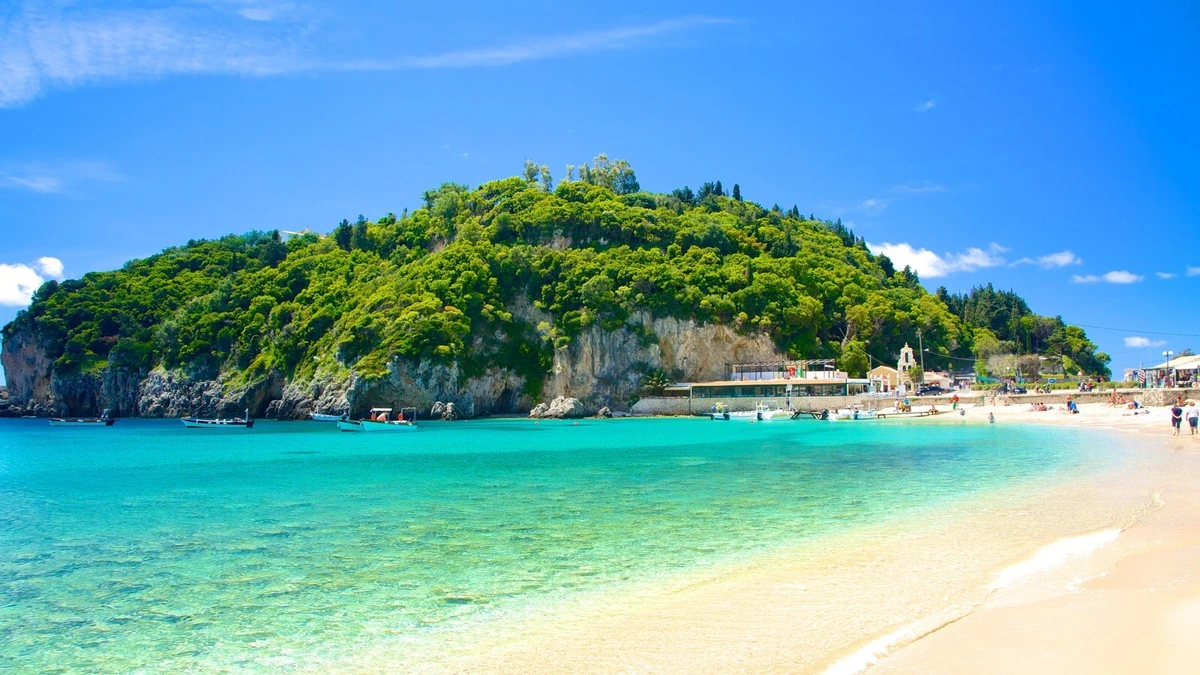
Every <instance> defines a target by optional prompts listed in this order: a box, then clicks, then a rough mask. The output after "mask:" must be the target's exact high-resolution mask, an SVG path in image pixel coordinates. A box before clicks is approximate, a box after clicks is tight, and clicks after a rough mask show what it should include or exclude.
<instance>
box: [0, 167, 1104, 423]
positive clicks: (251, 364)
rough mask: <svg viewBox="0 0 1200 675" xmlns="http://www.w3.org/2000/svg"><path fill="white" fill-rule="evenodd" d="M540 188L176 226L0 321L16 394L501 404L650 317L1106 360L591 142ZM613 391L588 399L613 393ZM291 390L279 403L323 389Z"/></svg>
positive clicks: (620, 391) (883, 353) (1100, 366)
mask: <svg viewBox="0 0 1200 675" xmlns="http://www.w3.org/2000/svg"><path fill="white" fill-rule="evenodd" d="M552 186H553V181H552V180H551V179H550V176H549V172H548V171H546V170H545V169H544V167H537V166H535V165H532V164H529V165H527V167H526V171H525V175H524V176H522V177H514V178H507V179H504V180H498V181H494V182H491V183H486V184H484V185H481V186H479V187H477V188H474V189H471V188H468V187H467V186H463V185H456V184H453V183H446V184H443V185H442V186H441V187H439V188H437V189H436V190H430V191H428V192H426V193H425V194H424V195H423V202H424V205H423V206H422V207H421V208H418V209H417V210H415V211H413V212H411V213H408V212H404V213H402V214H401V215H399V216H397V215H395V214H390V213H389V214H387V215H386V216H383V217H381V218H378V219H377V220H375V221H368V220H367V219H366V218H363V217H362V216H360V217H359V218H358V220H357V221H356V222H349V221H343V222H342V223H340V224H339V225H337V227H335V228H334V229H333V231H332V232H331V233H330V234H329V235H328V236H318V235H315V234H311V233H306V234H303V235H300V236H293V237H291V238H285V237H283V236H281V235H280V233H279V232H278V231H271V232H250V233H248V234H244V235H230V236H227V237H223V238H221V239H219V240H215V241H206V240H200V241H189V242H188V243H187V244H186V245H183V246H179V247H175V248H170V249H167V250H165V251H163V252H162V253H160V254H158V255H154V256H151V257H149V258H145V259H142V260H134V261H131V262H129V263H127V264H126V265H125V266H124V267H123V268H121V269H119V270H115V271H111V272H94V273H89V274H87V275H85V276H84V277H83V278H82V279H77V280H68V281H64V282H62V283H58V282H54V281H51V282H48V283H46V284H45V285H44V286H42V287H41V288H40V289H39V290H38V291H37V293H36V295H35V296H34V300H33V302H32V304H31V305H30V307H29V309H27V310H26V311H23V312H21V313H20V314H19V315H18V316H17V318H16V319H15V320H14V321H13V322H11V323H10V324H9V325H7V326H5V327H4V329H3V334H4V365H5V369H6V372H7V373H8V382H9V385H10V388H12V389H17V390H19V391H14V399H20V398H22V397H24V398H27V399H30V400H32V399H35V398H37V399H38V400H39V401H44V402H45V403H46V405H48V406H50V407H53V406H55V405H57V406H58V407H59V408H61V407H64V406H65V407H67V408H72V409H75V408H88V407H93V406H99V405H102V404H106V403H108V404H112V403H116V404H117V406H116V407H122V406H123V407H126V408H130V410H129V411H127V412H128V414H138V412H141V413H145V412H146V410H145V406H144V405H139V404H138V403H137V399H138V395H129V396H131V398H130V400H129V401H117V400H115V399H114V396H116V394H112V393H111V392H108V393H106V391H105V389H104V388H105V387H110V388H111V387H118V386H119V387H124V388H126V389H128V388H129V387H135V388H136V387H137V386H141V385H140V384H138V383H139V382H143V381H144V380H145V379H146V378H147V377H148V376H149V375H150V374H151V373H152V372H158V373H167V374H177V375H178V378H175V375H171V376H170V377H168V378H167V379H168V380H170V382H172V383H174V382H175V379H181V380H187V381H189V382H192V383H199V382H216V383H218V384H219V387H218V388H219V389H220V390H221V391H228V390H232V389H236V390H237V391H240V392H242V394H240V396H241V398H240V399H239V400H238V401H237V402H236V404H237V405H241V404H243V403H245V401H246V400H248V399H247V398H246V397H247V396H248V395H247V394H246V393H245V392H246V391H247V390H253V389H255V388H256V387H257V388H259V389H263V392H259V393H258V394H255V395H254V396H251V397H250V399H252V401H253V403H254V404H255V406H256V407H260V408H261V407H264V406H267V405H269V401H270V400H272V399H273V397H275V395H276V394H278V395H279V397H282V398H285V399H286V398H287V396H286V394H284V393H283V390H284V389H285V388H286V387H288V386H289V385H298V384H303V386H304V387H309V388H310V389H311V388H313V387H316V385H311V386H310V384H311V383H313V382H317V381H319V382H324V383H339V384H337V385H336V387H334V388H335V389H337V388H338V387H340V389H338V391H340V395H342V396H343V397H345V398H343V399H340V400H341V401H343V402H348V403H349V404H350V405H358V403H357V402H356V401H352V400H349V399H353V398H355V395H354V392H355V391H358V392H360V393H364V392H368V391H371V389H370V387H371V386H372V385H371V383H372V382H376V381H379V380H382V379H385V378H389V377H398V376H397V375H396V373H397V372H398V370H397V369H398V368H401V366H402V367H403V368H402V369H405V370H406V372H408V371H412V372H416V371H417V370H420V369H421V368H425V369H426V370H427V371H428V372H434V371H433V370H429V369H431V368H433V369H436V368H442V369H450V370H448V371H446V372H452V373H453V377H452V378H451V379H452V380H453V382H450V383H449V384H446V385H445V386H443V384H445V383H443V384H439V385H438V386H439V387H442V388H443V389H445V388H447V387H448V388H450V389H453V388H455V387H458V388H459V389H462V388H464V387H468V388H469V385H470V382H471V381H472V378H479V377H483V376H484V375H485V374H486V373H489V372H491V373H497V372H500V371H503V373H504V377H506V378H508V380H506V382H507V384H505V385H504V386H503V388H502V389H503V391H502V392H500V393H497V394H496V395H497V396H502V397H505V400H504V401H499V400H497V401H491V402H490V404H489V405H485V406H483V408H484V409H485V410H491V411H501V410H507V409H510V408H511V409H519V408H521V407H522V406H525V405H528V404H529V403H530V402H532V401H535V400H537V399H538V398H540V397H542V396H543V394H544V392H543V389H544V388H545V387H546V386H547V385H548V384H550V383H551V382H552V380H553V379H554V376H555V368H556V366H555V359H556V354H559V353H565V352H566V351H569V350H570V349H572V346H573V342H577V341H578V340H579V338H580V336H582V335H584V334H585V333H587V334H589V335H593V336H595V335H601V334H603V333H605V332H609V333H612V332H622V331H623V332H625V333H631V334H633V335H635V336H636V337H637V339H638V340H640V341H641V343H642V347H646V346H648V345H649V346H653V343H655V340H657V339H659V336H656V335H654V334H652V333H653V326H652V323H651V322H652V321H654V320H666V319H671V320H675V321H684V322H689V324H688V325H695V326H704V325H711V326H720V327H722V328H723V329H725V330H728V331H730V332H731V334H737V335H745V336H750V337H755V336H765V337H768V338H769V340H770V342H771V343H773V345H774V346H775V349H776V350H777V351H778V353H779V354H780V355H781V356H787V357H793V358H835V359H838V360H839V364H840V365H841V367H843V368H844V369H846V370H848V371H850V372H851V373H852V374H861V373H863V372H865V371H866V370H867V369H869V368H870V367H871V366H872V365H875V364H876V362H883V363H893V362H894V360H895V355H896V354H897V353H898V351H899V349H900V348H901V347H902V346H903V345H904V344H905V343H906V342H915V335H916V331H917V330H918V329H920V330H921V331H922V336H923V342H924V345H925V346H926V347H927V348H928V349H929V352H928V353H927V354H926V367H928V368H935V367H944V366H947V365H951V364H953V365H957V366H959V367H961V366H963V365H967V366H969V365H970V362H971V361H972V360H973V359H974V358H975V356H976V353H975V349H976V347H977V346H982V347H983V348H985V349H987V350H990V351H992V352H996V351H1002V350H1004V349H1010V350H1011V351H1014V352H1055V353H1060V354H1064V355H1066V356H1068V358H1069V359H1071V360H1072V362H1073V363H1075V364H1078V365H1079V367H1081V368H1083V369H1084V370H1085V371H1087V372H1089V373H1092V374H1102V375H1106V374H1107V367H1106V366H1107V362H1108V359H1107V356H1105V355H1104V354H1101V353H1097V352H1096V348H1095V345H1094V344H1092V343H1091V342H1090V341H1088V340H1087V339H1086V335H1085V334H1084V333H1083V331H1082V330H1081V329H1079V328H1077V327H1072V326H1067V325H1065V324H1063V322H1062V321H1061V319H1048V318H1046V317H1040V316H1037V315H1035V314H1033V313H1032V312H1030V311H1029V309H1028V307H1027V306H1026V304H1025V302H1024V301H1023V300H1021V299H1020V298H1019V297H1017V296H1016V295H1014V294H1012V293H1006V292H996V291H994V290H992V289H991V287H990V286H989V287H987V288H986V289H975V290H974V291H972V293H970V294H968V295H966V296H956V295H950V294H948V293H946V292H945V290H944V289H940V290H939V292H938V294H937V295H934V294H930V293H928V292H927V291H925V289H924V288H923V287H922V286H921V284H920V283H919V280H918V278H917V275H916V274H915V273H914V272H913V271H912V270H909V269H907V268H906V269H903V270H895V269H893V266H892V263H891V261H890V260H888V259H887V258H886V257H885V256H882V255H873V254H872V253H871V252H870V251H868V250H867V248H866V245H865V242H864V241H863V240H862V239H860V238H856V237H855V236H854V234H853V232H850V231H849V230H847V229H846V228H845V227H843V226H842V225H841V223H840V222H832V223H831V222H829V221H821V220H815V219H813V218H811V217H810V218H805V217H803V216H802V215H801V214H800V212H799V210H798V209H797V208H796V207H792V208H791V209H788V210H786V211H785V210H782V209H780V208H779V207H774V208H764V207H763V206H761V205H758V204H755V203H752V202H749V201H744V200H743V199H742V196H741V190H740V187H739V186H737V185H735V186H733V188H732V189H731V190H726V188H724V187H723V186H722V185H721V183H720V182H713V183H706V184H705V185H704V186H702V188H701V189H700V190H699V191H698V192H692V191H691V190H690V189H688V188H684V189H681V190H675V191H674V192H672V193H670V194H651V193H648V192H644V191H641V190H640V189H639V185H638V181H637V178H636V175H635V174H634V172H633V169H632V168H631V167H629V166H628V164H626V163H625V162H622V161H619V160H618V161H609V160H608V159H607V158H606V157H604V156H600V157H598V158H597V159H596V161H595V162H594V163H592V164H590V165H583V166H581V167H578V168H575V167H572V169H571V175H570V176H569V177H568V180H564V181H562V182H560V183H558V184H557V186H556V187H552ZM577 346H578V345H576V347H577ZM660 346H661V347H662V348H665V349H666V350H667V351H671V347H670V345H660ZM914 346H915V345H914ZM639 349H640V347H639ZM731 349H732V347H731ZM18 351H19V352H21V354H22V355H23V356H21V358H17V354H16V353H17V352H18ZM662 351H663V349H658V351H657V352H654V350H653V349H652V350H651V352H654V353H661V352H662ZM735 351H736V350H735ZM631 353H632V352H631ZM640 353H641V352H639V354H640ZM609 356H610V357H612V358H617V359H620V358H622V357H620V355H609ZM668 356H671V355H663V356H661V357H658V358H649V359H647V358H643V357H644V354H643V355H642V356H641V357H638V358H639V360H637V361H631V362H629V363H624V364H620V365H621V366H623V367H624V368H625V370H628V371H630V372H632V373H633V375H631V376H629V378H627V379H629V380H630V381H633V380H636V378H637V377H639V376H644V375H645V374H647V373H649V372H651V371H656V370H659V371H665V374H666V375H668V376H678V377H684V376H686V377H693V376H703V375H704V374H705V373H702V372H693V371H696V368H695V367H689V366H688V365H687V363H686V359H685V362H682V363H681V362H679V361H678V360H677V358H676V357H675V356H671V357H670V358H668ZM732 356H733V353H732V352H731V358H732ZM630 358H632V357H630ZM34 361H36V362H37V363H38V364H40V365H36V366H35V365H30V364H33V362H34ZM694 363H695V362H693V364H694ZM39 369H40V370H39ZM414 369H415V370H414ZM33 371H38V372H33ZM43 371H50V372H43ZM439 372H441V371H439ZM114 373H121V374H122V377H123V378H124V379H122V381H121V382H122V383H123V384H122V383H114V381H113V377H114ZM89 375H90V376H92V377H93V379H94V382H95V385H94V386H93V385H85V384H80V383H79V382H76V383H75V384H73V385H71V386H72V387H74V388H75V389H79V388H80V387H82V389H80V391H82V392H83V393H79V392H76V393H77V394H78V396H77V397H76V399H75V400H74V401H72V400H68V399H69V398H70V396H68V395H65V394H63V393H62V392H59V393H57V394H56V393H55V392H54V391H53V390H54V384H53V381H54V378H59V379H64V378H66V379H69V378H72V377H75V378H79V377H84V376H89ZM414 377H417V376H415V375H414ZM439 377H441V376H439ZM106 378H107V379H106ZM417 380H420V377H417ZM64 381H66V380H65V379H64ZM16 382H26V384H25V385H15V386H14V383H16ZM106 382H107V384H106ZM396 382H397V383H396V385H395V386H396V387H398V388H401V389H402V388H403V386H404V385H402V384H401V383H400V380H397V381H396ZM421 382H424V381H423V380H422V381H420V382H418V383H417V384H412V385H411V386H412V387H418V386H424V385H421ZM448 382H449V381H448ZM455 383H457V384H455ZM513 383H519V391H516V390H514V387H516V386H517V385H515V384H513ZM426 384H427V383H426ZM493 384H494V383H493ZM603 384H604V383H600V385H603ZM627 385H628V383H626V384H624V385H621V386H617V385H613V386H612V387H608V388H607V389H606V388H605V386H599V387H598V388H596V389H595V391H593V392H592V393H595V394H596V396H595V398H596V401H597V402H600V401H601V400H607V399H611V402H613V403H615V404H617V405H620V404H621V403H622V401H621V400H618V399H620V398H622V397H626V396H628V389H629V387H628V386H627ZM61 386H66V385H65V384H64V385H61ZM89 386H92V387H93V389H94V391H93V390H92V389H88V387H89ZM172 386H174V385H172ZM322 386H323V385H322ZM331 386H333V385H331ZM470 386H474V385H470ZM496 386H500V385H496ZM317 388H320V387H317ZM485 388H486V387H485ZM35 390H36V393H35ZM397 391H398V390H397ZM589 391H590V390H589ZM310 393H311V392H310ZM460 393H461V392H460ZM374 394H375V395H379V391H374ZM395 395H397V396H399V395H400V394H395ZM487 395H488V394H483V393H479V394H478V395H476V396H475V398H476V399H480V400H481V399H482V398H486V396H487ZM213 396H216V394H213ZM306 396H308V394H306ZM314 396H315V398H314ZM309 398H310V399H311V400H308V401H307V402H306V403H305V402H302V404H299V408H296V409H295V410H294V411H293V413H294V414H299V412H301V409H302V408H303V407H304V406H305V405H308V406H310V407H311V406H312V405H316V404H320V403H321V398H320V396H319V395H312V396H310V397H309ZM327 398H328V397H327ZM335 398H336V397H335ZM226 399H228V397H226ZM197 400H199V399H197ZM206 400H207V399H206ZM225 403H227V404H228V405H235V402H233V401H232V400H226V401H225ZM196 405H200V404H199V403H197V404H196ZM79 412H84V411H83V410H79Z"/></svg>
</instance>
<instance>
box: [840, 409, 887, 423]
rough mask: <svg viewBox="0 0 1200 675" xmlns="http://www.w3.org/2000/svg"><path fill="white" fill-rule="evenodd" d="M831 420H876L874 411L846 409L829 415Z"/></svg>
mask: <svg viewBox="0 0 1200 675" xmlns="http://www.w3.org/2000/svg"><path fill="white" fill-rule="evenodd" d="M829 419H831V420H850V421H866V420H873V419H876V416H875V411H874V410H861V409H859V408H847V409H845V410H837V411H834V412H832V413H830V415H829Z"/></svg>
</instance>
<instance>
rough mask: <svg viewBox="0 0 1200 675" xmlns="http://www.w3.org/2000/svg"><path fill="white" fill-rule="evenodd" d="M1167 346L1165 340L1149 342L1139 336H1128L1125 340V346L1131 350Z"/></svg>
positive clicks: (1148, 339) (1147, 339)
mask: <svg viewBox="0 0 1200 675" xmlns="http://www.w3.org/2000/svg"><path fill="white" fill-rule="evenodd" d="M1165 344H1167V341H1166V340H1151V339H1150V338H1146V337H1140V336H1136V335H1133V336H1130V337H1127V338H1125V346H1126V347H1131V348H1133V349H1143V348H1146V347H1161V346H1163V345H1165Z"/></svg>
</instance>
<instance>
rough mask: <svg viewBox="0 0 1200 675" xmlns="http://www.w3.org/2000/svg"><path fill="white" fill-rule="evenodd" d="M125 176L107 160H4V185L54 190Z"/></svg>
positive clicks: (0, 178) (0, 170) (0, 167)
mask: <svg viewBox="0 0 1200 675" xmlns="http://www.w3.org/2000/svg"><path fill="white" fill-rule="evenodd" d="M122 180H125V177H124V176H122V175H121V174H120V173H118V172H117V171H116V170H115V169H113V168H112V167H111V166H109V165H108V164H106V163H104V162H90V161H88V162H85V161H73V162H51V163H45V162H36V163H27V164H0V188H3V189H9V190H24V191H28V192H40V193H42V194H54V193H62V192H70V191H74V190H76V189H78V188H80V187H81V186H83V185H84V184H86V183H91V182H103V183H115V182H119V181H122Z"/></svg>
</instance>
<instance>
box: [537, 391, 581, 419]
mask: <svg viewBox="0 0 1200 675" xmlns="http://www.w3.org/2000/svg"><path fill="white" fill-rule="evenodd" d="M587 415H588V411H587V408H585V407H584V405H583V403H582V402H581V401H580V400H579V399H577V398H568V397H565V396H559V397H557V398H555V399H554V400H553V401H551V402H550V405H549V406H548V407H547V408H546V410H545V412H543V413H542V415H541V417H543V418H545V419H557V420H563V419H579V418H581V417H587Z"/></svg>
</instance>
